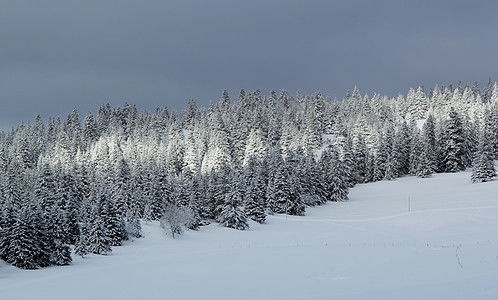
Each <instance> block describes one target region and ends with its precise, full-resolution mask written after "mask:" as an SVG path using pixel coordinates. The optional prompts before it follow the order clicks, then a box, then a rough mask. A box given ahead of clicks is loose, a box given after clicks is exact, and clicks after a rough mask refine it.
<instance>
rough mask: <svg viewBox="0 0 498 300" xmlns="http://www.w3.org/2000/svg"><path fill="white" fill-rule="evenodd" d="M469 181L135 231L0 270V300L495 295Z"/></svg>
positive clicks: (423, 182)
mask: <svg viewBox="0 0 498 300" xmlns="http://www.w3.org/2000/svg"><path fill="white" fill-rule="evenodd" d="M469 178H470V173H469V172H464V173H458V174H437V175H434V176H433V178H431V179H418V178H411V177H407V178H399V179H397V180H396V181H392V182H378V183H373V184H367V185H359V186H357V187H355V188H354V189H352V190H351V193H350V199H351V200H350V201H349V202H345V203H330V204H328V205H326V206H322V207H318V208H312V209H308V210H307V213H306V216H305V217H294V216H289V217H286V216H284V215H276V216H270V217H268V222H267V224H264V225H259V224H256V223H251V228H250V229H249V230H248V231H243V232H241V231H236V230H232V229H227V228H222V227H219V226H218V225H216V224H211V225H209V226H206V227H203V228H201V229H200V230H199V231H198V232H194V231H189V232H186V233H185V234H184V235H183V236H181V237H180V238H178V239H176V240H172V239H171V238H169V237H167V236H165V234H164V231H163V230H162V229H161V228H160V227H159V226H158V224H157V223H152V224H144V225H143V232H144V234H145V238H142V239H135V240H132V241H129V242H127V244H126V246H123V247H116V248H114V249H113V252H112V254H111V255H109V256H88V257H87V258H85V259H81V258H75V259H74V262H73V265H71V266H68V267H51V268H46V269H41V270H35V271H23V270H18V269H16V268H14V267H11V266H7V265H5V264H3V263H0V299H148V298H153V299H498V284H497V283H498V181H493V182H488V183H483V184H471V183H470V179H469ZM408 199H410V201H409V202H410V211H408Z"/></svg>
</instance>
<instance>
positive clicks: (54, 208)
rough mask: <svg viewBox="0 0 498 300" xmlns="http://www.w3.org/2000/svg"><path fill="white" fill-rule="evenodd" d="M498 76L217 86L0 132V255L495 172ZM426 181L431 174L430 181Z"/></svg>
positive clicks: (231, 220) (245, 218)
mask: <svg viewBox="0 0 498 300" xmlns="http://www.w3.org/2000/svg"><path fill="white" fill-rule="evenodd" d="M497 156H498V84H497V83H493V82H492V81H491V80H490V81H489V82H488V84H487V85H486V86H484V87H483V88H482V89H481V88H480V87H479V86H478V85H477V84H473V85H465V84H462V83H460V84H458V85H448V86H436V87H434V88H433V89H430V90H424V88H423V87H418V88H416V89H410V90H409V91H408V93H407V94H406V95H402V94H400V95H398V96H397V97H395V98H390V97H387V96H382V95H379V94H374V95H367V94H363V95H362V94H361V93H360V91H359V90H358V88H356V87H355V88H354V89H353V91H352V92H348V93H347V95H346V96H345V97H344V98H343V99H331V98H330V97H326V96H323V95H322V94H321V93H319V92H317V93H314V94H312V95H304V94H300V93H297V94H296V95H290V94H289V93H287V92H285V91H281V92H274V91H271V92H270V93H269V94H268V95H262V94H261V92H260V91H259V90H255V91H252V92H247V91H244V90H241V91H240V93H239V94H238V95H235V96H233V95H228V93H227V92H226V91H223V93H222V95H221V99H220V100H219V101H217V102H212V103H211V104H210V105H209V107H201V106H198V105H197V104H196V103H195V101H194V100H190V101H188V103H187V104H186V106H185V108H184V110H183V111H181V112H176V111H174V110H168V108H167V107H158V108H157V109H156V110H155V111H153V112H149V111H145V110H144V111H138V110H137V108H136V106H135V105H134V104H130V103H125V104H123V105H122V106H120V107H111V106H110V105H109V104H105V105H102V106H100V107H99V108H98V111H97V113H96V114H95V115H94V114H92V113H91V112H88V113H86V114H85V115H84V116H83V115H79V113H78V112H77V111H76V110H73V111H72V112H71V113H70V114H69V115H68V116H67V117H65V118H59V117H50V118H48V120H42V118H41V117H40V116H38V117H37V118H36V120H34V121H33V122H26V123H23V124H19V125H17V126H16V127H15V128H13V129H12V130H10V131H8V132H1V133H0V258H1V259H2V260H4V261H5V262H6V263H8V264H11V265H13V266H16V267H18V268H22V269H37V268H41V267H47V266H50V265H68V264H71V261H72V255H80V256H85V255H88V254H90V253H93V254H103V255H105V254H107V253H109V252H111V251H112V248H113V247H116V246H120V245H121V244H122V242H123V241H124V240H127V239H129V238H130V237H133V238H139V237H140V236H141V222H150V221H160V223H161V225H162V226H163V227H164V228H165V231H166V233H165V234H167V235H169V236H170V237H173V238H174V237H175V236H177V235H180V234H182V232H183V231H184V230H196V229H197V228H199V226H204V225H206V224H210V223H214V222H216V223H219V224H220V226H225V227H230V228H234V229H237V230H244V229H247V228H248V227H249V223H250V222H249V220H253V221H256V222H259V223H264V222H265V218H266V216H267V215H268V214H289V215H305V212H306V208H307V207H311V206H317V205H321V204H324V203H326V202H328V201H336V202H339V201H347V200H348V190H349V189H350V188H352V187H354V186H355V185H356V184H364V183H369V182H374V181H380V180H395V179H396V178H397V177H400V176H406V175H411V176H417V177H423V178H426V177H431V175H432V174H434V173H443V172H459V171H463V170H465V169H466V168H472V174H471V178H469V181H472V182H474V183H481V182H485V181H489V180H493V178H494V177H495V176H496V171H495V167H494V159H496V158H497ZM427 180H430V179H427Z"/></svg>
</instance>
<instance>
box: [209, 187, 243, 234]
mask: <svg viewBox="0 0 498 300" xmlns="http://www.w3.org/2000/svg"><path fill="white" fill-rule="evenodd" d="M217 220H218V222H220V224H221V225H223V226H225V227H230V228H235V229H238V230H244V229H247V228H248V227H249V224H248V223H247V215H246V214H245V212H244V210H243V209H242V195H241V194H240V190H239V189H238V188H237V184H234V185H232V188H231V189H230V191H229V192H228V193H226V194H225V203H224V204H223V207H222V208H221V209H220V214H219V215H218V219H217Z"/></svg>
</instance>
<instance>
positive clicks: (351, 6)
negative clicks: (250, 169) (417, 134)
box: [0, 0, 498, 129]
mask: <svg viewBox="0 0 498 300" xmlns="http://www.w3.org/2000/svg"><path fill="white" fill-rule="evenodd" d="M496 11H498V1H435V0H432V1H425V0H423V1H422V0H417V1H415V0H414V1H351V0H349V1H347V0H345V1H318V0H316V1H313V0H308V1H304V0H303V1H297V0H286V1H284V0H282V1H272V0H264V1H260V0H250V1H235V0H226V1H217V0H211V1H204V0H189V1H187V0H181V1H176V0H167V1H166V0H164V1H161V0H156V1H152V0H141V1H131V0H111V1H106V0H99V1H93V0H85V1H83V0H81V1H74V0H47V1H39V0H32V1H26V0H1V1H0V104H1V105H0V129H9V128H10V127H11V126H14V125H17V124H19V123H20V122H21V121H33V120H34V118H35V116H36V115H37V114H41V116H42V117H43V119H44V120H45V121H46V120H47V118H48V117H49V116H58V115H59V116H61V117H62V118H65V116H66V115H67V114H68V113H69V112H70V111H71V110H72V109H73V108H76V109H77V110H78V112H79V113H80V117H81V118H83V117H84V115H85V114H86V112H87V111H88V110H91V111H92V112H96V110H97V108H98V106H99V105H101V104H103V103H110V104H111V105H112V106H113V107H114V106H116V105H122V104H123V103H124V102H131V103H135V104H137V107H138V108H139V109H140V110H142V109H148V110H153V109H154V108H155V107H156V106H164V105H167V106H168V107H169V108H171V109H176V110H178V111H181V110H182V109H183V107H184V106H185V104H186V103H187V101H188V100H189V99H191V98H193V99H195V100H196V102H197V103H198V104H199V105H205V106H207V105H208V103H209V101H210V100H211V99H212V100H215V101H217V100H218V99H219V98H220V95H221V92H222V90H223V89H227V90H228V91H229V93H230V96H231V97H232V99H236V97H237V94H238V91H239V90H240V88H244V89H245V90H246V91H252V90H254V89H256V88H260V89H261V91H262V92H263V93H264V94H268V92H269V91H270V89H272V88H273V89H275V90H276V91H279V90H281V89H285V90H287V91H289V92H290V93H292V94H294V93H295V92H296V91H298V90H299V91H301V92H303V93H313V92H315V91H321V92H322V93H323V94H330V95H331V96H332V97H333V98H335V97H336V98H339V99H340V98H342V97H343V96H344V95H345V94H346V92H347V90H348V89H352V88H353V87H354V85H357V86H358V87H359V89H360V91H361V92H362V94H363V93H369V94H373V93H374V92H378V93H381V94H384V95H389V96H396V95H397V94H398V93H399V92H401V93H404V94H406V92H407V91H408V89H409V88H410V87H417V86H418V85H423V86H425V88H426V90H428V89H429V88H431V87H434V85H435V84H444V85H446V84H449V83H455V84H456V83H458V81H462V82H464V83H470V84H471V83H473V82H475V81H477V82H479V84H480V85H481V87H482V86H483V85H484V84H485V83H486V82H487V80H488V78H490V77H491V78H492V79H493V80H497V78H498V35H497V30H498V18H497V17H496Z"/></svg>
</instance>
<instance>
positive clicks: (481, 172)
mask: <svg viewBox="0 0 498 300" xmlns="http://www.w3.org/2000/svg"><path fill="white" fill-rule="evenodd" d="M490 148H491V147H490V144H489V140H488V137H487V136H486V131H485V130H482V131H481V133H480V135H479V145H478V147H477V152H476V153H475V158H474V162H473V166H472V175H471V177H470V178H471V181H472V183H479V182H486V181H491V180H493V178H494V177H496V169H495V162H494V160H493V158H492V156H491V155H490V154H489V153H490V151H491V149H490Z"/></svg>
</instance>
